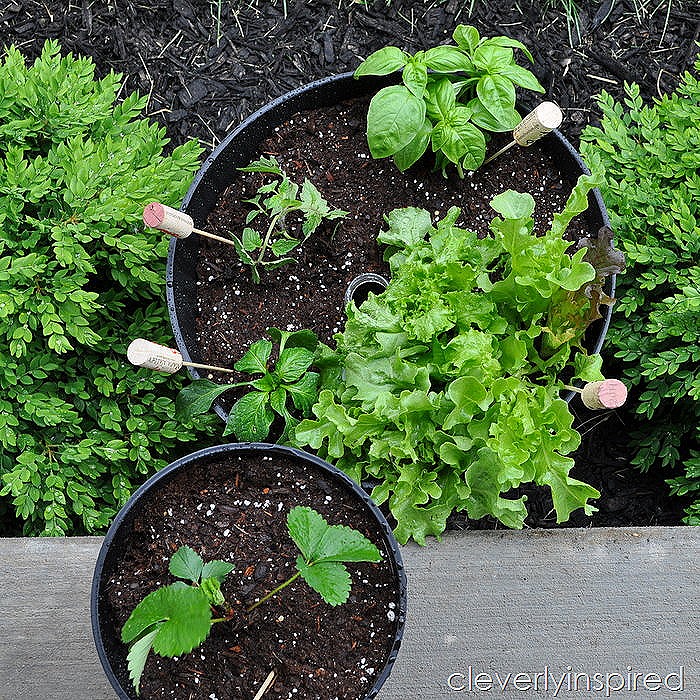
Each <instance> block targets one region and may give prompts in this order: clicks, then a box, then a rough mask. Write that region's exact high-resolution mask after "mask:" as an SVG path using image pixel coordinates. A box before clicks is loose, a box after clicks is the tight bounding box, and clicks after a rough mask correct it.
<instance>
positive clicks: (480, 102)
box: [355, 24, 544, 177]
mask: <svg viewBox="0 0 700 700" xmlns="http://www.w3.org/2000/svg"><path fill="white" fill-rule="evenodd" d="M452 38H453V39H454V41H455V45H447V46H435V47H433V48H431V49H428V50H427V51H418V52H416V53H415V54H413V55H410V54H408V53H406V52H405V51H402V50H401V49H399V48H398V47H396V46H385V47H384V48H383V49H379V50H378V51H375V52H374V53H373V54H371V55H370V56H368V57H367V59H366V60H365V61H363V62H362V63H361V64H360V66H359V67H358V68H357V70H356V71H355V77H361V76H363V75H388V74H390V73H393V72H395V71H401V81H402V84H401V85H390V86H388V87H385V88H383V89H381V90H380V91H379V92H378V93H377V94H376V95H375V96H374V97H373V98H372V101H371V103H370V106H369V112H368V114H367V143H368V145H369V149H370V152H371V154H372V156H373V157H374V158H386V157H389V156H391V157H392V158H393V159H394V163H396V166H397V167H398V168H399V170H406V169H407V168H409V167H410V166H411V165H413V164H414V163H415V162H416V161H417V160H418V159H419V158H420V157H421V156H422V155H423V154H424V153H425V152H426V151H427V150H428V147H430V148H431V150H432V151H433V152H434V153H435V159H436V160H435V163H436V167H437V168H439V169H440V170H442V172H443V174H444V173H445V171H446V169H447V167H448V165H449V164H450V163H452V164H454V165H455V166H456V168H457V172H458V173H459V175H460V177H462V176H463V171H464V170H476V169H477V168H478V167H479V166H480V165H481V164H482V163H483V161H484V157H485V155H486V136H485V132H498V131H510V130H511V129H513V128H514V127H515V126H517V124H518V123H519V122H520V119H521V117H520V115H519V114H518V112H517V111H516V109H515V88H516V86H519V87H523V88H526V89H528V90H534V91H535V92H544V88H543V87H542V86H541V85H540V83H539V82H538V80H537V78H535V76H534V75H533V74H532V73H531V72H530V71H528V70H526V69H525V68H522V67H521V66H519V65H518V64H517V63H516V62H515V57H514V54H513V49H520V50H521V51H522V52H523V53H524V54H525V56H527V58H528V59H529V60H530V61H532V55H531V54H530V52H529V51H528V50H527V48H526V47H525V46H524V45H523V44H521V43H520V42H519V41H516V40H515V39H510V38H508V37H505V36H497V37H493V38H490V39H486V38H482V37H480V36H479V32H478V31H477V29H476V28H475V27H470V26H466V25H463V24H460V25H459V26H458V27H457V28H456V29H455V30H454V33H453V34H452Z"/></svg>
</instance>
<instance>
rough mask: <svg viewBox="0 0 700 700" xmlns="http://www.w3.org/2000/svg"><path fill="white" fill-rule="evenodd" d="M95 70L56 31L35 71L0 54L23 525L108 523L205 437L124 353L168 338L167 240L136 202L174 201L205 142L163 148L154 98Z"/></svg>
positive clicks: (5, 378)
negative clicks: (152, 229) (132, 344)
mask: <svg viewBox="0 0 700 700" xmlns="http://www.w3.org/2000/svg"><path fill="white" fill-rule="evenodd" d="M93 72H94V66H93V65H92V63H91V62H90V61H89V60H85V59H75V58H73V57H71V56H66V57H64V58H61V57H60V55H59V47H58V45H57V44H56V43H55V42H47V44H46V45H45V47H44V50H43V52H42V55H41V58H40V59H38V60H37V61H36V62H35V63H34V65H32V66H30V67H27V66H25V64H24V60H23V58H22V56H21V54H20V53H19V52H18V51H16V50H15V49H10V50H9V51H8V52H7V55H6V56H5V57H4V60H3V61H2V63H0V227H1V228H2V237H1V238H0V365H1V369H0V394H1V397H0V445H1V447H0V502H2V506H0V509H9V508H14V511H15V513H16V514H17V516H18V518H19V519H20V520H21V521H23V522H24V534H27V535H63V534H67V533H74V532H83V533H86V532H87V533H96V532H99V531H101V530H103V529H104V528H105V527H106V526H107V525H108V524H109V522H110V519H111V517H112V516H113V514H114V513H115V512H116V510H117V509H118V508H119V506H120V505H121V504H122V503H124V501H125V500H126V499H127V498H128V496H129V495H130V493H131V491H132V489H133V487H134V486H135V485H137V483H138V482H139V481H141V480H142V479H143V478H144V476H145V475H147V474H149V473H152V472H154V471H156V470H157V469H159V468H161V467H162V466H164V465H165V464H166V461H165V459H163V458H162V457H164V456H166V455H167V456H168V457H171V456H172V454H173V450H174V449H177V448H178V446H179V445H180V444H181V443H182V442H183V441H188V440H193V439H195V438H196V437H197V432H196V431H195V430H194V428H193V426H192V425H191V424H184V425H178V424H177V423H176V422H175V421H174V420H173V419H172V413H173V408H174V406H173V398H174V394H175V390H176V387H177V386H178V384H179V381H180V380H179V379H177V378H169V377H168V378H166V377H165V376H163V375H160V374H157V373H154V372H149V371H146V370H141V371H138V372H137V371H134V369H133V368H132V367H131V366H128V367H127V364H126V363H125V361H124V354H125V350H126V343H127V342H128V339H130V338H133V337H136V336H141V335H146V336H147V337H149V338H151V339H153V340H154V341H157V342H164V343H166V344H167V343H168V341H169V337H168V336H167V335H166V334H165V333H164V330H163V329H164V328H167V311H166V307H165V304H164V302H163V300H162V297H163V291H164V288H163V276H164V259H165V255H166V250H167V242H165V241H164V240H162V239H161V237H154V236H153V234H152V233H145V232H144V231H143V226H142V224H141V223H140V212H141V210H142V209H143V206H144V205H145V204H147V203H148V202H150V201H153V200H154V199H157V200H160V201H164V202H166V203H170V204H177V202H178V201H179V199H180V197H181V196H182V195H183V193H184V190H185V187H186V183H187V182H188V180H189V179H190V177H191V175H192V173H193V171H194V170H195V169H196V167H197V159H198V156H199V153H200V149H199V147H198V146H197V145H196V144H195V143H189V144H187V145H185V146H182V147H180V148H177V149H175V150H174V152H173V154H172V155H171V156H169V157H164V156H162V155H161V153H162V149H163V146H164V145H165V143H166V139H165V137H164V132H163V130H162V129H159V128H158V127H157V125H155V124H150V123H149V122H147V121H145V120H142V119H138V118H137V116H138V114H139V113H140V111H141V110H142V109H143V107H144V105H145V102H146V101H145V98H139V97H138V96H136V95H130V96H128V97H125V98H124V99H123V100H121V101H118V102H117V101H116V95H117V92H118V91H119V76H117V75H114V74H110V75H108V76H107V77H105V78H104V79H102V80H100V81H95V80H94V79H93ZM200 435H201V433H200ZM0 534H2V528H1V526H0Z"/></svg>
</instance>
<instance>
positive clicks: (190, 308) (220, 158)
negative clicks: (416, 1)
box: [166, 73, 615, 419]
mask: <svg viewBox="0 0 700 700" xmlns="http://www.w3.org/2000/svg"><path fill="white" fill-rule="evenodd" d="M393 81H395V77H392V76H390V77H388V78H376V77H365V78H362V79H360V80H356V79H354V78H353V77H352V73H343V74H341V75H336V76H332V77H329V78H324V79H322V80H317V81H316V82H313V83H310V84H308V85H305V86H303V87H301V88H298V89H296V90H293V91H292V92H289V93H287V94H286V95H283V96H282V97H279V98H277V99H276V100H273V101H272V102H270V103H269V104H268V105H266V106H265V107H263V108H262V109H260V110H258V111H257V112H255V114H253V115H252V116H250V117H248V119H246V120H245V121H244V122H243V123H242V124H240V126H238V127H237V128H236V129H234V130H233V131H232V132H231V133H230V134H229V135H228V136H227V137H226V138H225V139H224V140H223V141H222V142H221V144H220V145H219V146H218V147H217V148H216V150H214V152H213V153H212V154H211V155H210V156H209V157H208V158H207V160H206V161H205V163H204V165H203V166H202V167H201V168H200V170H199V172H198V173H197V175H196V176H195V178H194V180H193V182H192V185H191V186H190V189H189V191H188V192H187V195H186V196H185V199H184V201H183V206H182V209H183V211H186V212H187V213H188V214H189V215H190V216H192V218H193V219H194V221H195V226H198V227H201V228H206V222H207V217H208V215H209V214H210V212H211V211H212V210H213V209H214V208H215V206H216V204H217V201H218V199H219V197H220V196H221V195H222V194H223V192H224V191H225V190H226V188H227V187H229V185H231V183H232V182H233V179H234V177H235V175H236V168H238V167H242V166H245V165H247V164H248V163H250V162H251V160H253V159H255V158H258V157H259V155H260V150H259V146H260V143H261V142H263V141H264V140H265V139H267V138H268V137H269V136H271V135H272V133H273V132H274V129H275V128H276V127H278V126H280V125H281V124H282V123H283V122H285V121H286V120H287V119H289V118H290V117H291V116H292V115H294V114H295V113H296V112H300V111H304V110H310V109H316V108H321V107H329V106H332V105H335V104H337V103H338V102H340V101H342V100H347V99H351V98H354V97H360V96H364V95H369V94H373V93H375V92H376V91H377V90H378V89H379V88H380V87H382V86H384V85H386V84H387V83H390V82H393ZM540 144H541V145H542V147H543V148H545V149H547V150H549V151H550V152H551V154H552V155H553V157H554V160H555V162H556V163H557V164H558V165H559V166H560V171H561V172H562V173H568V174H571V175H572V176H573V178H574V179H575V178H577V177H578V176H579V175H581V174H584V173H586V174H588V173H589V171H588V168H587V167H586V165H585V164H584V162H583V160H582V159H581V156H580V155H579V154H578V152H577V151H576V150H575V149H574V147H573V146H572V145H571V144H570V143H569V142H568V141H567V140H566V138H565V137H564V136H563V135H562V134H561V133H560V132H559V131H558V130H556V129H555V130H554V131H553V132H551V133H550V134H548V135H547V136H545V137H544V138H543V139H541V141H540ZM336 204H338V205H340V206H342V204H343V203H342V202H337V203H336ZM588 219H589V221H590V223H591V231H592V232H593V233H595V232H597V231H598V229H599V228H600V227H601V226H609V225H610V221H609V219H608V214H607V211H606V209H605V205H604V204H603V200H602V197H601V195H600V192H599V191H598V190H597V189H596V190H594V191H593V192H591V193H590V195H589V211H588ZM198 254H199V240H198V237H197V236H190V237H189V238H184V239H180V240H178V239H172V240H171V242H170V249H169V251H168V262H167V271H166V280H167V290H166V294H167V302H168V311H169V314H170V322H171V325H172V328H173V333H174V336H175V340H176V343H177V347H178V349H179V350H180V352H181V353H182V355H183V357H184V358H185V360H188V361H193V362H202V361H203V360H202V357H201V351H200V347H199V342H198V339H197V334H196V330H195V329H196V324H195V320H196V313H197V309H196V303H195V300H196V298H197V271H196V270H197V257H198ZM605 291H606V292H607V294H608V295H609V296H611V297H612V296H614V292H615V275H611V276H610V277H608V278H607V288H606V290H605ZM602 313H603V318H602V319H600V320H598V321H596V322H595V323H594V324H593V325H591V326H590V327H589V329H588V331H587V333H586V345H587V348H588V350H589V351H590V352H592V353H596V352H599V351H600V349H601V347H602V345H603V340H604V339H605V334H606V332H607V329H608V325H609V323H610V313H611V307H609V306H604V307H603V310H602ZM189 371H190V374H191V375H192V377H193V378H194V379H198V378H200V376H201V374H200V373H199V372H198V371H197V370H196V369H193V368H189ZM571 396H573V393H569V394H568V396H567V397H566V398H567V400H569V399H570V398H571ZM214 408H215V410H216V412H217V413H218V414H219V415H220V416H221V417H222V418H224V419H225V418H226V412H225V410H224V409H223V407H222V406H221V405H220V404H219V403H218V402H215V403H214Z"/></svg>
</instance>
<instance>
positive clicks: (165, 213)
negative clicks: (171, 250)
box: [143, 202, 235, 246]
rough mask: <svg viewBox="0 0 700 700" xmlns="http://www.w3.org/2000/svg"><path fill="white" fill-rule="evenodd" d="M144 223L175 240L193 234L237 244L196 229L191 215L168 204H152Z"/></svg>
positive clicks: (145, 213)
mask: <svg viewBox="0 0 700 700" xmlns="http://www.w3.org/2000/svg"><path fill="white" fill-rule="evenodd" d="M143 223H144V224H146V226H150V227H151V228H155V229H158V230H159V231H164V232H165V233H167V234H170V235H171V236H174V237H175V238H187V236H189V235H190V234H192V233H197V234H199V235H200V236H206V238H211V239H213V240H215V241H219V243H227V244H228V245H232V246H235V243H234V242H233V241H232V240H231V239H230V238H223V237H222V236H217V235H216V234H215V233H209V232H208V231H202V229H199V228H195V227H194V220H193V219H192V217H191V216H190V215H189V214H185V212H184V211H178V210H177V209H173V208H172V207H169V206H167V205H166V204H161V203H160V202H151V203H150V204H148V205H147V206H146V207H145V208H144V210H143Z"/></svg>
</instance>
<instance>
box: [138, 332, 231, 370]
mask: <svg viewBox="0 0 700 700" xmlns="http://www.w3.org/2000/svg"><path fill="white" fill-rule="evenodd" d="M126 356H127V358H128V359H129V362H131V364H133V365H136V366H137V367H146V369H154V370H156V371H157V372H164V373H166V374H173V373H174V372H177V371H178V370H179V369H182V367H183V366H184V367H196V368H197V369H210V370H214V371H215V372H233V370H232V369H227V368H226V367H214V366H212V365H202V364H199V363H197V362H185V361H184V360H183V359H182V355H181V354H180V353H179V352H178V351H177V350H174V349H173V348H166V347H165V345H159V344H158V343H152V342H151V341H150V340H144V339H143V338H136V340H132V341H131V343H130V345H129V347H128V348H127V349H126Z"/></svg>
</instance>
